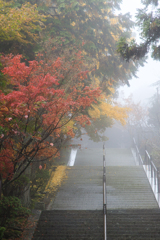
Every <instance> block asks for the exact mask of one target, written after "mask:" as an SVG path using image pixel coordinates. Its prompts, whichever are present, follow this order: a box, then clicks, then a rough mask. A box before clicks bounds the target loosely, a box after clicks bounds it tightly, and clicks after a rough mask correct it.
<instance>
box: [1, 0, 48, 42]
mask: <svg viewBox="0 0 160 240" xmlns="http://www.w3.org/2000/svg"><path fill="white" fill-rule="evenodd" d="M9 5H10V4H9V3H6V2H5V1H4V0H0V11H1V15H0V41H1V42H2V41H12V40H17V41H19V42H23V43H31V42H33V41H36V40H37V38H38V33H36V31H40V30H42V25H43V24H42V21H44V19H45V16H44V15H42V14H39V13H38V10H37V7H36V5H31V4H30V3H26V4H23V5H22V6H21V8H12V7H10V6H9ZM43 27H44V26H43ZM26 36H28V39H26Z"/></svg>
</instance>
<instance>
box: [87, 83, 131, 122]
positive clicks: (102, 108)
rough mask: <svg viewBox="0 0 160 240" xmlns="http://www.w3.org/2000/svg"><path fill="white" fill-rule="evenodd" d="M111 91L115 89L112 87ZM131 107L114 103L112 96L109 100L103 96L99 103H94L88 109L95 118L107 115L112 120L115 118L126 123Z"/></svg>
mask: <svg viewBox="0 0 160 240" xmlns="http://www.w3.org/2000/svg"><path fill="white" fill-rule="evenodd" d="M111 91H114V89H112V88H111ZM128 112H129V108H124V107H119V106H115V105H113V104H112V101H111V99H110V98H108V100H107V99H106V98H105V96H104V95H103V97H101V100H100V103H99V104H98V105H95V104H94V105H92V108H90V109H89V110H88V113H89V116H90V117H91V118H93V119H98V118H101V116H107V117H109V118H111V119H112V120H113V119H115V120H117V121H119V122H120V123H121V124H122V125H125V124H126V119H127V118H128V114H127V113H128Z"/></svg>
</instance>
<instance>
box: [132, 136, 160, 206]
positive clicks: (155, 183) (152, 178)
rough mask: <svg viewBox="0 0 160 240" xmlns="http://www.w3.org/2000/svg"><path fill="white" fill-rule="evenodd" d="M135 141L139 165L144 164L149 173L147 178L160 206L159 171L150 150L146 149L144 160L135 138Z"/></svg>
mask: <svg viewBox="0 0 160 240" xmlns="http://www.w3.org/2000/svg"><path fill="white" fill-rule="evenodd" d="M133 142H134V145H135V150H136V158H137V159H138V161H139V165H143V168H144V171H145V173H146V175H147V178H148V180H149V183H150V185H151V188H152V190H153V193H154V196H155V198H156V200H157V202H158V205H159V207H160V178H159V171H158V169H157V168H156V166H155V165H154V163H153V161H152V158H151V156H150V155H149V153H148V151H147V150H145V154H144V161H143V160H142V157H141V155H140V152H139V149H138V147H137V144H136V141H135V139H134V138H133Z"/></svg>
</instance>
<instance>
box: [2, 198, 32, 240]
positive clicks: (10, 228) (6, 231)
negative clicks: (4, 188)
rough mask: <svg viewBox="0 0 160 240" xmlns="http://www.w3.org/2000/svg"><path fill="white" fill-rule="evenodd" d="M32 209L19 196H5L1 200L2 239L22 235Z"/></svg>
mask: <svg viewBox="0 0 160 240" xmlns="http://www.w3.org/2000/svg"><path fill="white" fill-rule="evenodd" d="M29 214H30V210H28V209H27V208H25V207H23V206H22V204H21V201H20V199H18V198H17V197H11V196H10V197H3V198H2V200H1V201H0V239H2V238H3V237H4V238H6V239H15V238H16V237H20V235H21V234H22V231H23V229H24V224H25V222H26V220H27V218H28V216H29Z"/></svg>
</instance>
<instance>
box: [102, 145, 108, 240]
mask: <svg viewBox="0 0 160 240" xmlns="http://www.w3.org/2000/svg"><path fill="white" fill-rule="evenodd" d="M103 217H104V240H107V195H106V159H105V146H104V144H103Z"/></svg>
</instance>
